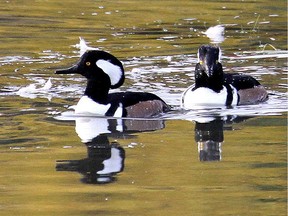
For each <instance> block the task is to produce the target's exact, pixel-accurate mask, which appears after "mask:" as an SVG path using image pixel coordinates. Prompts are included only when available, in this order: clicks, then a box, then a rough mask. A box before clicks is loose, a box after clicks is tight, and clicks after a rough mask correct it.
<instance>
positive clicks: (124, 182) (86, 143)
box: [0, 0, 288, 215]
mask: <svg viewBox="0 0 288 216" xmlns="http://www.w3.org/2000/svg"><path fill="white" fill-rule="evenodd" d="M143 5H145V7H144V6H143ZM0 8H1V9H0V11H1V15H0V23H1V27H0V32H1V37H0V43H1V48H2V49H1V50H0V68H1V73H0V99H1V105H0V118H1V123H0V125H1V133H0V153H1V160H0V161H1V164H2V166H1V168H0V192H1V194H2V196H1V198H0V209H1V213H2V214H3V215H39V214H41V215H95V214H96V215H178V214H179V215H212V214H213V215H286V210H287V187H286V186H287V180H286V179H287V57H288V52H287V22H286V21H287V11H286V4H285V1H277V4H275V3H274V2H269V1H261V2H260V1H256V2H246V1H241V2H238V1H237V2H236V1H231V2H227V1H206V2H196V1H185V0H183V1H182V0H181V1H177V2H175V1H153V2H152V1H151V2H150V1H149V3H148V4H147V1H122V2H117V3H116V2H113V1H112V2H107V1H85V2H81V3H79V1H69V5H67V2H65V1H62V2H59V1H34V0H33V1H32V0H28V1H25V3H24V2H20V1H5V2H1V3H0ZM217 25H221V26H217ZM213 26H214V28H213V29H212V34H211V29H209V27H213ZM215 26H216V27H215ZM221 27H225V31H224V34H223V35H222V34H221ZM222 30H223V28H222ZM218 31H220V34H217V32H218ZM79 37H83V38H84V39H85V40H86V41H87V42H90V43H89V46H92V47H97V48H99V49H103V50H105V51H109V52H111V53H112V54H113V55H115V56H117V57H118V58H119V59H120V60H121V61H122V62H123V64H124V67H125V70H126V72H125V74H126V80H125V84H124V85H123V86H122V87H121V88H120V89H119V90H121V91H125V90H130V91H148V92H153V93H155V94H157V95H159V96H161V97H162V98H163V99H164V100H165V101H167V103H169V104H170V105H172V106H173V111H171V112H170V113H167V114H165V115H163V116H161V117H159V118H157V119H137V120H135V119H107V118H97V117H87V116H75V115H74V114H73V112H71V111H69V109H68V108H69V107H70V106H72V105H75V104H76V103H77V101H78V99H79V98H80V97H81V95H82V94H83V90H84V88H85V79H84V78H82V77H80V76H77V75H71V76H68V75H65V76H59V75H55V74H54V71H55V69H57V68H63V67H67V66H70V65H72V64H74V63H75V62H76V61H77V60H78V58H79V55H80V53H79V49H78V48H77V44H78V43H79ZM207 43H218V44H219V45H220V46H221V48H222V51H223V56H222V58H223V61H222V62H223V65H224V69H225V71H226V72H243V73H247V74H250V75H252V76H254V77H256V78H257V79H258V80H259V81H260V82H261V83H262V84H263V85H264V86H265V87H266V88H267V90H268V92H269V100H268V101H267V102H266V103H263V104H259V105H250V106H239V107H234V108H229V109H228V108H221V109H220V108H219V109H198V110H182V109H181V108H180V97H181V94H182V92H183V91H184V90H185V89H186V88H187V86H189V85H191V84H192V83H193V82H194V77H193V70H194V66H195V63H196V61H197V57H196V52H197V49H198V47H199V46H200V45H201V44H207ZM119 90H117V91H119ZM208 161H209V162H208Z"/></svg>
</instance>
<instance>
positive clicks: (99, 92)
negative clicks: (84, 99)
mask: <svg viewBox="0 0 288 216" xmlns="http://www.w3.org/2000/svg"><path fill="white" fill-rule="evenodd" d="M109 86H110V84H108V85H107V83H105V82H103V81H102V82H99V81H97V80H88V81H87V86H86V89H85V93H84V95H87V96H88V97H89V98H91V99H92V100H93V101H95V102H97V103H101V104H107V98H108V92H109Z"/></svg>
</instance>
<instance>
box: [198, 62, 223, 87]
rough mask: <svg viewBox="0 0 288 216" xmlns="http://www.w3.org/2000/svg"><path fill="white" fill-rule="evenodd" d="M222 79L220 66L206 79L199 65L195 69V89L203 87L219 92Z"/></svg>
mask: <svg viewBox="0 0 288 216" xmlns="http://www.w3.org/2000/svg"><path fill="white" fill-rule="evenodd" d="M223 84H224V77H223V71H222V67H221V65H220V66H219V67H218V68H217V69H216V70H215V71H214V73H213V75H212V76H210V77H208V76H207V74H206V73H205V72H204V71H202V69H201V67H200V65H196V68H195V89H197V88H200V87H205V88H209V89H212V90H213V91H215V92H220V91H221V90H222V89H223Z"/></svg>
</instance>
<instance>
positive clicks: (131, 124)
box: [56, 117, 165, 184]
mask: <svg viewBox="0 0 288 216" xmlns="http://www.w3.org/2000/svg"><path fill="white" fill-rule="evenodd" d="M164 127H165V124H164V121H163V120H138V119H137V120H136V119H107V118H95V117H77V118H76V119H75V130H76V133H77V134H78V136H79V137H80V139H81V141H82V142H83V143H84V144H85V145H86V147H87V158H84V159H80V160H57V161H56V170H57V171H71V172H79V173H81V174H82V175H83V178H82V179H81V181H82V182H83V183H88V184H105V183H111V182H114V181H115V180H116V175H117V174H118V173H120V172H122V171H123V170H124V162H125V150H124V148H123V147H121V146H120V144H119V143H118V142H116V141H113V142H110V141H109V138H113V140H114V139H119V138H125V139H127V138H133V137H135V135H133V134H134V133H137V132H143V131H154V130H159V129H162V128H164Z"/></svg>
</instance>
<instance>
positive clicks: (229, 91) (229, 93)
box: [225, 85, 233, 106]
mask: <svg viewBox="0 0 288 216" xmlns="http://www.w3.org/2000/svg"><path fill="white" fill-rule="evenodd" d="M225 87H226V89H227V98H226V104H225V105H226V106H230V105H231V104H232V101H233V89H232V88H231V86H230V85H225Z"/></svg>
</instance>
